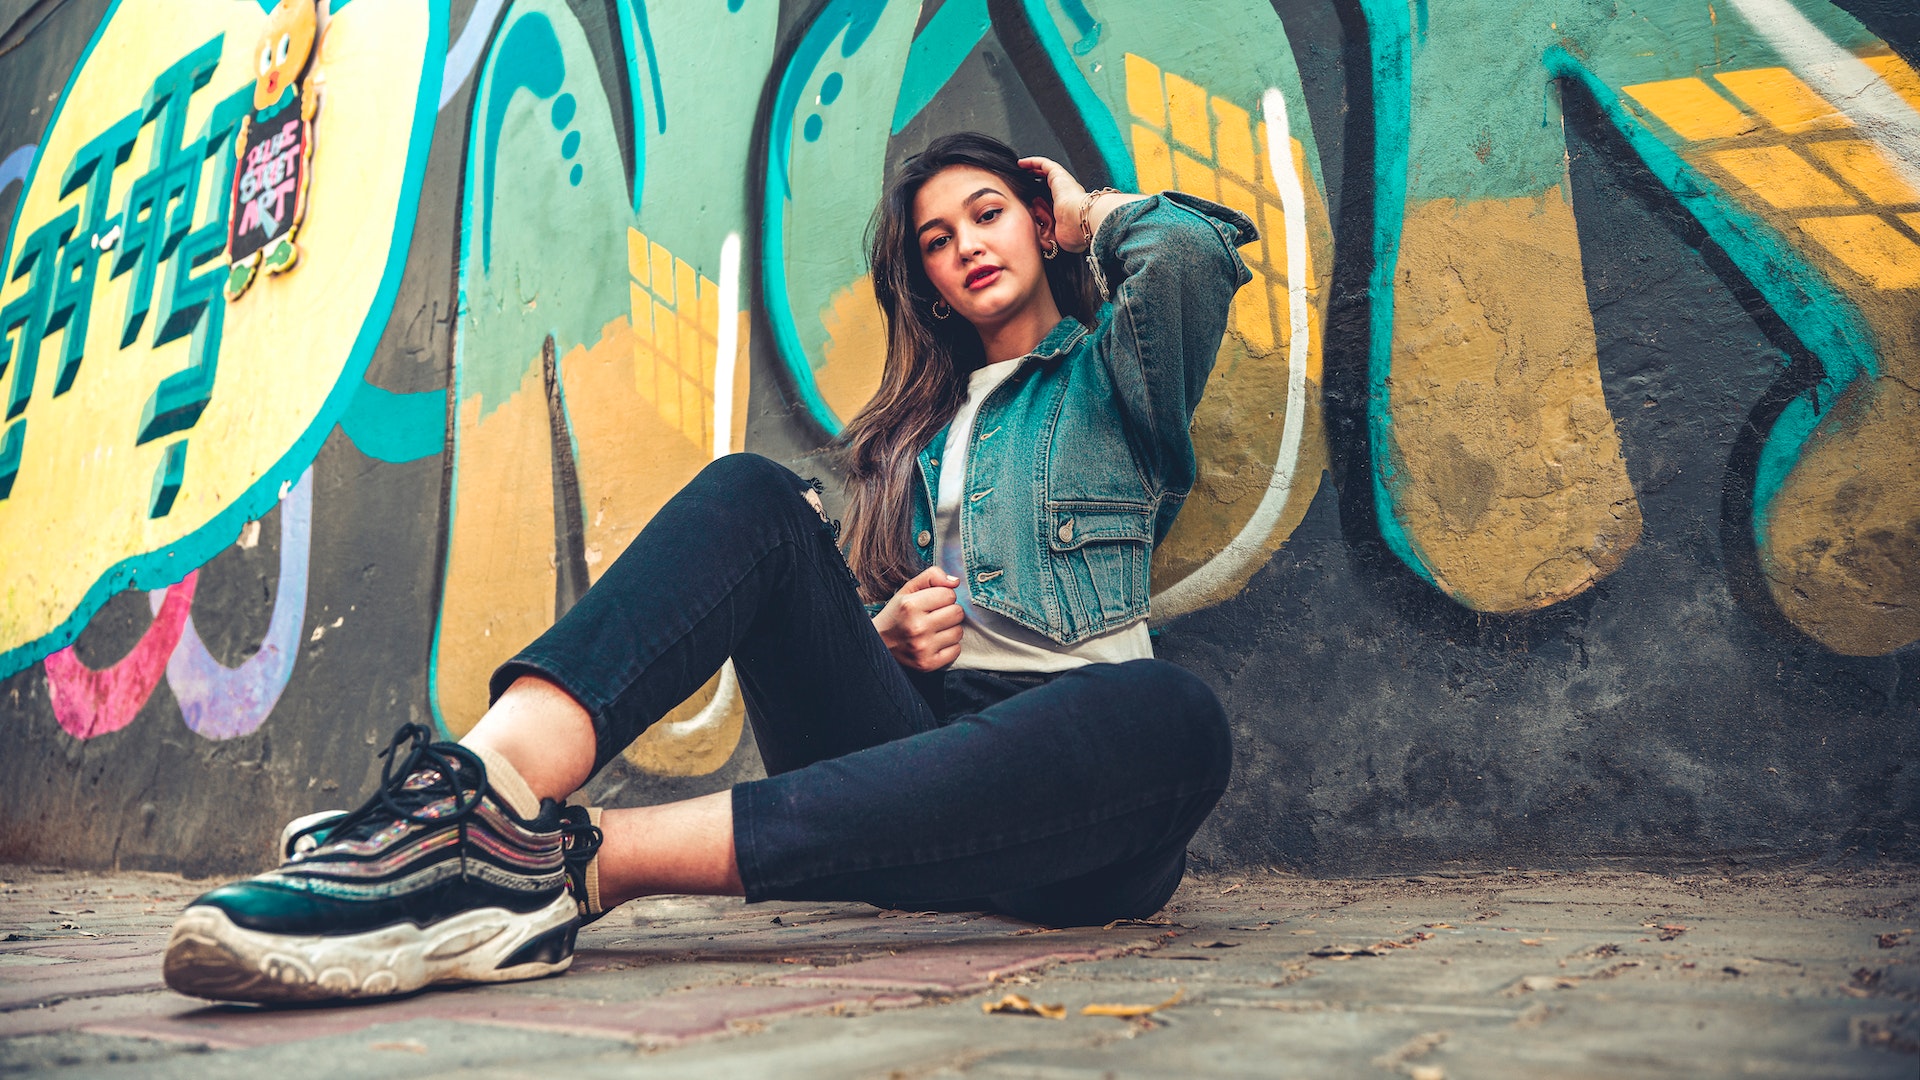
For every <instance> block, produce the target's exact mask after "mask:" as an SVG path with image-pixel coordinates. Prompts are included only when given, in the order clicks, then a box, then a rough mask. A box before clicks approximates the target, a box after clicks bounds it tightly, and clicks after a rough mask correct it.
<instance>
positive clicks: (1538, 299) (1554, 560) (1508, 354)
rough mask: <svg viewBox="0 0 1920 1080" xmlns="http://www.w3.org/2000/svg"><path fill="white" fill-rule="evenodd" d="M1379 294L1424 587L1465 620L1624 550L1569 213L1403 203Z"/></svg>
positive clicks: (1613, 460)
mask: <svg viewBox="0 0 1920 1080" xmlns="http://www.w3.org/2000/svg"><path fill="white" fill-rule="evenodd" d="M1398 279H1399V280H1398V281H1397V282H1396V283H1395V290H1394V327H1393V374H1392V378H1391V383H1390V389H1389V394H1390V399H1391V402H1392V409H1393V428H1392V438H1393V461H1394V467H1395V469H1396V471H1397V476H1396V478H1395V482H1394V483H1395V494H1396V505H1397V507H1398V509H1399V511H1400V513H1401V514H1402V515H1403V523H1404V525H1405V527H1406V529H1407V533H1408V535H1409V537H1410V538H1411V539H1412V541H1413V543H1414V544H1415V545H1416V547H1417V548H1418V549H1419V551H1420V554H1421V556H1422V558H1423V560H1424V561H1425V563H1426V565H1427V567H1428V569H1429V570H1430V572H1431V573H1432V574H1433V577H1434V580H1435V582H1436V583H1437V584H1439V585H1440V586H1441V588H1443V589H1445V590H1447V592H1448V593H1449V594H1450V595H1452V596H1453V597H1454V598H1455V599H1457V600H1459V601H1461V602H1462V603H1464V604H1466V605H1467V606H1469V607H1471V608H1474V609H1475V610H1479V611H1522V610H1529V609H1533V608H1540V607H1545V606H1547V605H1550V604H1554V603H1558V602H1560V601H1562V600H1565V599H1567V598H1568V597H1571V596H1574V595H1577V594H1578V593H1580V592H1582V591H1583V590H1585V589H1587V588H1588V587H1589V586H1591V585H1592V584H1593V583H1594V582H1595V581H1597V580H1599V579H1600V578H1601V577H1603V576H1605V575H1607V574H1609V573H1611V572H1612V571H1613V570H1614V569H1615V568H1616V567H1617V566H1619V565H1620V561H1621V560H1622V559H1623V558H1625V557H1626V553H1627V552H1628V551H1629V550H1630V549H1631V548H1632V547H1633V545H1634V544H1635V543H1636V542H1637V541H1638V540H1639V538H1640V507H1639V502H1638V501H1637V500H1636V499H1635V497H1634V493H1633V486H1632V483H1631V482H1630V481H1629V479H1628V477H1627V473H1626V462H1625V460H1624V459H1623V458H1622V457H1621V453H1620V436H1619V433H1618V432H1617V431H1616V430H1615V428H1614V423H1613V416H1612V414H1611V413H1610V412H1608V410H1607V405H1606V398H1605V395H1604V392H1603V390H1602V388H1601V383H1600V368H1599V353H1598V349H1597V347H1596V344H1595V341H1594V333H1593V318H1592V315H1591V313H1590V312H1589V311H1588V308H1587V296H1586V286H1585V277H1584V274H1583V271H1582V269H1581V260H1580V243H1579V236H1578V233H1577V232H1576V229H1575V225H1574V217H1573V207H1572V205H1571V204H1570V203H1569V202H1568V201H1567V199H1566V197H1565V196H1564V194H1563V190H1562V189H1561V188H1560V187H1558V186H1555V187H1552V188H1549V189H1548V190H1547V191H1546V192H1545V193H1544V194H1543V195H1542V196H1540V197H1539V198H1537V199H1535V198H1519V199H1508V200H1501V199H1483V200H1480V201H1477V202H1466V203H1455V202H1454V201H1452V200H1450V199H1437V200H1433V201H1431V202H1427V203H1416V204H1410V205H1409V206H1408V209H1407V216H1406V223H1405V226H1404V228H1403V231H1402V237H1401V255H1400V272H1399V274H1398Z"/></svg>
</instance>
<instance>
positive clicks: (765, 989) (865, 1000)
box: [447, 986, 921, 1046]
mask: <svg viewBox="0 0 1920 1080" xmlns="http://www.w3.org/2000/svg"><path fill="white" fill-rule="evenodd" d="M920 1001H921V998H920V997H919V995H917V994H875V993H872V992H860V991H857V990H849V989H844V988H838V987H787V986H724V987H722V986H716V987H708V988H705V989H700V990H688V991H684V992H681V993H677V994H665V995H662V996H660V997H656V998H652V999H649V1000H646V1001H633V1002H621V1003H618V1004H601V1003H595V1002H585V1001H569V1000H563V999H554V998H541V999H527V998H516V999H514V1000H512V1001H504V1000H502V1001H494V1002H489V1003H487V1004H486V1005H483V1006H481V1007H479V1008H461V1009H458V1010H450V1011H449V1012H448V1014H447V1015H448V1016H449V1018H452V1014H453V1013H456V1012H457V1015H458V1017H459V1018H460V1019H463V1020H467V1021H469V1022H475V1023H478V1022H483V1021H484V1022H487V1023H494V1024H501V1025H505V1026H508V1027H520V1028H530V1029H534V1030H539V1031H555V1032H562V1033H567V1034H577V1035H589V1036H599V1037H602V1038H621V1039H630V1040H633V1041H635V1042H639V1043H643V1044H646V1045H649V1046H658V1045H670V1044H674V1043H682V1042H687V1041H689V1040H692V1039H701V1038H708V1037H711V1036H714V1035H724V1034H727V1033H729V1032H731V1031H732V1030H734V1029H735V1027H736V1025H754V1024H759V1023H764V1022H766V1021H767V1020H771V1019H774V1018H776V1017H782V1016H791V1015H793V1014H796V1013H804V1012H818V1011H823V1010H832V1011H837V1012H845V1011H847V1010H849V1009H862V1010H864V1009H885V1008H897V1007H900V1006H904V1005H918V1004H919V1003H920Z"/></svg>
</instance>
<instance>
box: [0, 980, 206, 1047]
mask: <svg viewBox="0 0 1920 1080" xmlns="http://www.w3.org/2000/svg"><path fill="white" fill-rule="evenodd" d="M192 1004H193V1002H192V999H190V998H183V997H181V996H180V995H178V994H176V993H174V992H172V991H171V990H159V991H150V992H146V993H133V994H115V995H113V996H111V997H90V998H72V999H69V1000H67V1001H62V1002H59V1003H57V1004H53V1005H38V1006H27V1007H25V1008H20V1009H10V1010H8V1011H6V1012H0V1039H12V1038H16V1037H19V1036H23V1035H40V1034H45V1033H48V1032H56V1031H68V1030H77V1029H79V1028H80V1027H82V1026H84V1025H86V1024H91V1023H97V1022H100V1021H107V1020H126V1019H130V1018H133V1017H137V1016H151V1015H154V1014H157V1013H171V1012H178V1011H180V1010H181V1009H183V1008H187V1007H190V1006H191V1005H192Z"/></svg>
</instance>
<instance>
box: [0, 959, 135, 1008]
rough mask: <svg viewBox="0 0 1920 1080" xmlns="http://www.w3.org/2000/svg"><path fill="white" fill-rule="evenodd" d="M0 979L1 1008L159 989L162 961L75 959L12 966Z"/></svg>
mask: <svg viewBox="0 0 1920 1080" xmlns="http://www.w3.org/2000/svg"><path fill="white" fill-rule="evenodd" d="M6 973H7V974H6V978H5V979H4V980H0V1011H4V1010H12V1009H17V1008H20V1007H21V1006H23V1005H31V1004H35V1003H40V1002H48V1003H51V1002H55V1001H63V1000H65V999H67V998H82V997H100V996H103V995H106V994H126V993H132V992H134V991H139V990H158V989H159V988H160V987H161V985H162V983H161V981H160V965H159V963H158V962H157V961H156V960H155V958H153V957H151V956H136V957H133V958H130V959H120V960H73V961H69V962H67V963H64V964H50V965H34V966H13V965H9V966H8V967H7V968H6Z"/></svg>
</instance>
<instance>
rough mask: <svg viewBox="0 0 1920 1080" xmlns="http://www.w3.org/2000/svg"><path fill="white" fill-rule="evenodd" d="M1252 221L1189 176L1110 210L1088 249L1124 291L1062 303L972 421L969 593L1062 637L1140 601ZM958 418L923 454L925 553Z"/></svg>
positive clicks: (1169, 520) (918, 524)
mask: <svg viewBox="0 0 1920 1080" xmlns="http://www.w3.org/2000/svg"><path fill="white" fill-rule="evenodd" d="M1257 235H1258V234H1257V233H1256V232H1255V231H1254V227H1253V223H1252V222H1250V221H1248V220H1247V218H1246V217H1245V216H1244V215H1242V214H1240V213H1238V212H1236V211H1233V210H1230V209H1228V208H1226V207H1224V206H1219V205H1217V204H1215V203H1210V202H1207V201H1206V200H1204V199H1198V198H1194V197H1193V196H1190V195H1184V194H1180V193H1178V192H1166V193H1163V194H1160V195H1156V196H1153V197H1150V198H1148V199H1145V200H1142V201H1139V202H1133V203H1129V204H1127V205H1126V206H1123V207H1121V208H1120V209H1118V210H1116V211H1114V212H1113V213H1112V214H1111V215H1110V216H1109V217H1108V218H1107V220H1106V221H1105V223H1103V224H1102V226H1101V228H1100V231H1099V233H1098V234H1097V235H1096V236H1095V237H1094V244H1093V254H1094V258H1095V259H1096V260H1098V263H1099V266H1100V270H1101V272H1102V274H1103V275H1104V277H1105V278H1106V280H1107V281H1108V282H1112V283H1113V285H1114V292H1113V295H1112V302H1111V303H1110V304H1108V305H1107V306H1106V307H1104V308H1102V309H1101V312H1100V317H1099V320H1098V325H1096V326H1094V327H1093V328H1092V329H1088V328H1087V327H1085V326H1083V325H1081V324H1080V323H1079V322H1078V321H1076V320H1074V319H1073V318H1071V317H1069V318H1066V319H1062V320H1061V322H1060V324H1059V325H1058V326H1056V327H1054V329H1053V330H1052V332H1050V333H1049V334H1047V336H1046V338H1045V339H1043V340H1042V341H1041V342H1040V344H1039V345H1038V346H1037V347H1035V348H1034V350H1033V352H1031V353H1029V354H1028V355H1027V356H1026V357H1025V358H1024V363H1022V364H1021V365H1020V367H1019V368H1018V369H1017V370H1016V371H1015V372H1014V374H1013V375H1011V376H1009V377H1008V378H1007V379H1006V380H1005V381H1004V382H1002V383H1000V385H999V386H997V387H995V388H994V389H993V391H992V392H991V393H989V394H988V395H987V398H986V400H985V401H983V402H981V404H980V411H979V413H978V415H977V416H976V417H975V419H974V422H973V434H972V437H971V438H972V441H971V443H970V444H969V445H968V450H967V456H966V470H967V477H966V484H965V486H964V487H963V488H962V491H963V492H964V496H963V501H962V502H961V504H960V516H961V520H960V538H961V548H962V551H963V552H964V554H965V562H966V584H967V588H968V590H969V592H970V593H971V595H972V599H973V602H974V603H976V604H978V605H980V606H981V607H984V608H987V609H988V610H990V611H995V612H998V613H1000V614H1002V615H1005V616H1007V617H1008V618H1011V619H1014V620H1016V621H1018V622H1019V623H1021V624H1022V625H1024V626H1027V627H1029V628H1031V629H1033V630H1036V631H1038V632H1040V633H1042V634H1045V635H1046V636H1047V637H1049V638H1051V639H1052V640H1054V641H1057V642H1059V643H1060V644H1062V645H1071V644H1073V643H1074V642H1077V641H1080V640H1082V639H1084V638H1088V637H1091V636H1094V635H1096V634H1100V633H1104V632H1106V631H1109V630H1117V629H1119V628H1120V627H1123V626H1126V625H1127V624H1129V623H1132V622H1134V621H1136V620H1138V619H1140V618H1142V617H1144V616H1145V615H1146V614H1147V565H1148V562H1149V559H1150V556H1151V555H1152V551H1153V545H1155V544H1157V543H1159V542H1160V539H1161V538H1162V537H1164V536H1166V534H1167V530H1168V529H1169V528H1171V527H1172V525H1173V519H1174V516H1175V515H1176V514H1178V513H1179V512H1180V505H1181V503H1182V502H1183V501H1184V500H1185V499H1186V497H1187V493H1188V491H1190V490H1191V489H1192V487H1193V480H1194V472H1195V465H1194V456H1193V438H1192V436H1191V434H1190V432H1189V430H1188V428H1189V426H1190V425H1191V424H1192V422H1193V411H1194V409H1195V408H1196V407H1197V406H1198V405H1199V404H1200V394H1201V392H1202V391H1203V390H1204V389H1205V388H1206V385H1207V376H1208V375H1209V374H1211V373H1212V371H1213V361H1214V356H1215V354H1216V353H1217V352H1218V351H1219V349H1220V338H1221V335H1222V334H1223V333H1225V331H1226V327H1227V308H1228V305H1229V304H1231V303H1232V301H1233V294H1234V293H1235V292H1236V291H1237V290H1238V289H1239V288H1240V286H1242V285H1244V284H1246V283H1247V282H1248V281H1249V280H1251V278H1252V275H1251V274H1249V273H1248V272H1247V268H1246V264H1245V263H1243V262H1241V260H1240V255H1239V253H1238V252H1236V251H1235V250H1234V249H1235V248H1236V247H1238V246H1239V245H1241V244H1245V243H1249V242H1251V241H1252V240H1254V239H1255V238H1256V237H1257ZM947 434H948V432H947V429H945V428H942V429H941V430H940V431H939V432H938V433H937V434H935V435H934V437H933V439H932V441H930V442H929V443H928V444H927V445H926V446H925V447H924V448H923V449H922V450H921V451H920V454H919V457H918V459H917V463H918V465H919V469H920V477H921V480H922V484H921V486H920V488H919V489H918V490H916V491H915V492H914V502H913V514H912V525H911V529H912V532H913V541H914V544H915V546H916V548H917V550H918V551H919V554H920V558H921V561H922V563H923V565H931V563H932V561H933V507H934V500H935V496H934V493H935V492H937V491H939V490H940V454H941V453H942V452H944V451H945V449H946V445H947ZM876 610H877V609H876Z"/></svg>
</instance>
